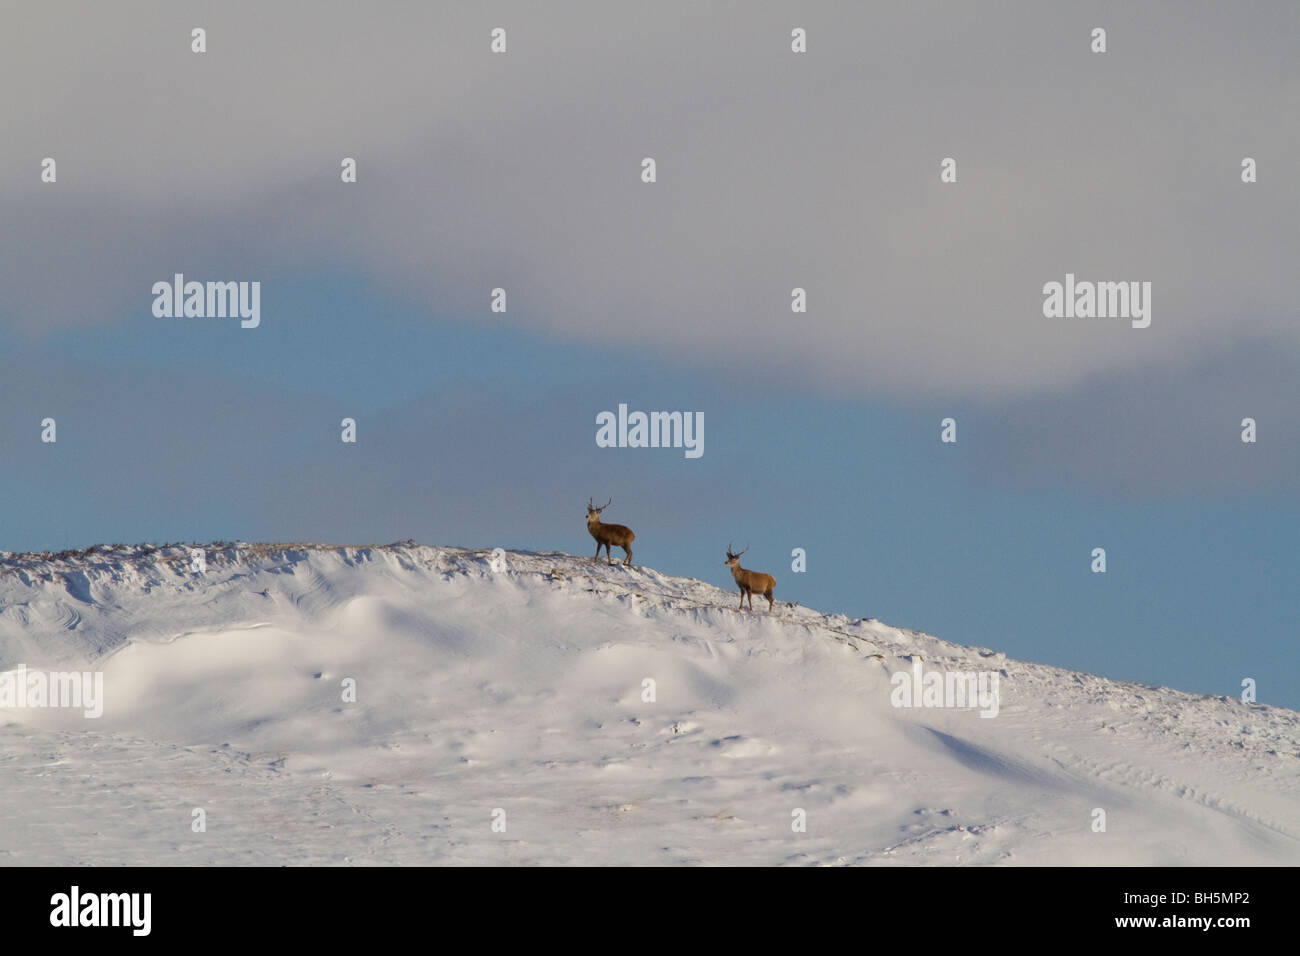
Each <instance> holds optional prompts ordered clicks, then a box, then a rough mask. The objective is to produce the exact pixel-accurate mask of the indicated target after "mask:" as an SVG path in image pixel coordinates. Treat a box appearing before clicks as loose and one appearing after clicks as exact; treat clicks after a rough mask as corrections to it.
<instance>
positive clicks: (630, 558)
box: [623, 547, 632, 568]
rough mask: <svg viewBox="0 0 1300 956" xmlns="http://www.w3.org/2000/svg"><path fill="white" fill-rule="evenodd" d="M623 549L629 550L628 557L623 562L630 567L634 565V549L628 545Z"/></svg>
mask: <svg viewBox="0 0 1300 956" xmlns="http://www.w3.org/2000/svg"><path fill="white" fill-rule="evenodd" d="M623 550H624V551H626V552H627V559H626V560H625V561H624V562H623V564H624V565H625V566H626V567H629V568H630V567H631V566H632V549H631V548H628V547H624V548H623Z"/></svg>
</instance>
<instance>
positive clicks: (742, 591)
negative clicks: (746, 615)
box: [736, 588, 745, 611]
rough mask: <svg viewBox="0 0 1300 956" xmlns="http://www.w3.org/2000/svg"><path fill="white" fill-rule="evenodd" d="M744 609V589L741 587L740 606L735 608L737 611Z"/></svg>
mask: <svg viewBox="0 0 1300 956" xmlns="http://www.w3.org/2000/svg"><path fill="white" fill-rule="evenodd" d="M744 609H745V589H744V588H741V589H740V607H738V608H736V610H737V611H743V610H744Z"/></svg>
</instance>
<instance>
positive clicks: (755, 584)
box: [726, 547, 776, 611]
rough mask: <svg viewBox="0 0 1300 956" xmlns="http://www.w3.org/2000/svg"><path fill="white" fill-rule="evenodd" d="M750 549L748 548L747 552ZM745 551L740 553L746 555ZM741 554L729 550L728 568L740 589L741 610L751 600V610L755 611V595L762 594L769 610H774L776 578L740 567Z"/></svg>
mask: <svg viewBox="0 0 1300 956" xmlns="http://www.w3.org/2000/svg"><path fill="white" fill-rule="evenodd" d="M748 550H749V548H748V547H746V548H745V551H748ZM745 551H742V552H740V554H744V553H745ZM740 554H732V553H731V548H730V547H728V548H727V561H726V564H727V567H729V568H731V576H732V577H733V578H735V579H736V584H737V585H739V587H740V609H741V610H743V609H744V607H745V598H746V597H748V598H749V609H750V610H751V611H752V610H754V595H755V594H760V595H762V596H763V597H765V598H767V609H768V611H771V610H772V606H773V604H774V603H775V602H774V601H773V599H772V591H773V590H774V589H775V588H776V578H774V577H772V575H770V574H763V573H761V572H759V571H746V570H745V569H744V568H742V567H741V566H740Z"/></svg>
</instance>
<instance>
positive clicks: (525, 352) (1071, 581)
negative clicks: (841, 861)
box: [0, 275, 1300, 706]
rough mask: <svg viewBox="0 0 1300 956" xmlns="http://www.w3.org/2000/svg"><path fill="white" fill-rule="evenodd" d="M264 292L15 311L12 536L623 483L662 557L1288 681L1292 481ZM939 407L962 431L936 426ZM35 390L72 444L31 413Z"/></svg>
mask: <svg viewBox="0 0 1300 956" xmlns="http://www.w3.org/2000/svg"><path fill="white" fill-rule="evenodd" d="M264 309H267V310H268V311H269V312H270V313H271V314H272V315H274V316H275V317H276V320H275V321H267V322H266V323H265V325H264V327H262V328H259V329H257V330H241V329H239V328H238V326H237V324H235V323H232V322H223V321H222V320H199V319H190V320H179V319H178V320H167V319H155V318H154V317H152V316H151V315H149V314H147V313H146V314H134V315H123V316H119V317H118V318H117V319H115V320H114V321H112V322H110V323H107V324H105V325H103V326H101V327H99V328H97V329H95V330H93V331H83V332H79V333H76V334H73V333H71V332H68V333H61V334H58V335H53V336H50V337H49V338H46V339H44V340H42V341H40V342H39V343H32V342H28V343H25V344H22V345H18V346H16V345H15V342H14V341H13V337H12V336H9V337H6V339H5V341H4V343H3V344H4V346H5V365H6V367H7V368H6V379H7V380H8V381H9V383H10V386H11V388H10V390H9V392H8V394H9V395H10V398H11V401H10V403H9V407H10V412H11V416H10V417H9V418H8V419H7V421H6V423H5V429H4V431H3V443H4V447H5V452H6V459H7V460H8V461H9V463H10V467H9V468H7V469H6V470H5V472H4V476H3V479H0V491H2V492H3V495H4V499H5V500H6V501H11V502H21V503H22V507H20V508H18V509H16V510H15V511H14V513H12V514H11V515H10V516H9V518H8V519H7V520H6V522H5V524H6V533H5V538H6V540H5V542H4V547H6V548H7V549H9V550H36V549H45V548H60V547H64V546H85V545H89V544H94V543H98V542H118V541H121V542H135V541H140V540H151V541H161V540H186V541H207V540H217V539H237V538H238V539H244V540H303V539H310V540H323V541H331V542H343V543H352V542H355V543H383V542H387V541H390V540H397V539H401V538H406V537H413V538H415V539H417V540H419V541H422V542H426V543H440V544H459V545H465V546H471V547H484V548H491V547H497V546H502V547H507V548H527V549H559V550H566V551H571V552H574V553H577V554H586V553H588V552H589V551H591V550H592V545H591V541H590V538H589V537H588V535H587V533H586V529H585V524H584V520H583V515H584V512H585V509H584V507H583V505H584V503H585V501H586V499H587V497H588V496H595V497H597V498H598V499H600V500H602V501H603V500H604V499H605V498H606V497H610V496H612V497H613V498H614V505H613V506H611V508H610V510H609V513H608V514H607V515H606V517H607V519H608V520H612V521H620V522H626V523H628V524H630V525H631V526H632V527H633V528H634V529H635V530H636V531H637V535H638V538H637V543H636V548H635V550H636V558H637V561H638V562H639V563H640V562H644V563H645V564H648V565H650V566H652V567H655V568H657V569H659V570H661V571H664V572H666V573H673V574H683V575H690V576H695V577H700V578H702V579H704V580H707V581H712V582H714V583H716V584H719V585H722V586H724V587H727V586H730V575H729V572H728V571H727V569H726V568H724V567H723V565H722V557H723V551H724V549H725V547H726V545H727V544H728V542H731V541H734V542H735V544H736V545H737V547H740V546H743V545H744V544H746V543H749V544H751V546H752V547H751V550H750V552H749V554H748V555H747V557H746V566H751V567H754V568H757V569H762V570H767V571H769V572H772V573H774V574H775V575H776V577H777V580H778V586H777V595H778V597H780V598H783V599H786V600H795V601H799V602H801V603H805V604H808V605H810V606H814V607H817V608H820V609H824V610H835V611H842V612H844V613H846V614H850V615H854V616H870V617H877V618H880V619H881V620H884V621H887V622H889V623H892V624H896V625H898V626H903V627H910V628H915V629H918V630H924V631H927V632H930V633H934V634H936V635H939V636H941V637H944V638H945V639H948V640H952V641H956V642H959V643H970V644H975V645H980V646H988V647H992V648H995V649H998V650H1003V651H1006V652H1007V653H1008V654H1010V655H1012V656H1015V657H1020V658H1025V659H1031V660H1036V661H1041V662H1044V663H1053V664H1060V665H1063V666H1068V667H1074V668H1078V669H1081V670H1086V671H1091V672H1094V673H1100V674H1105V675H1107V676H1113V677H1118V678H1123V679H1129V680H1136V681H1143V682H1149V683H1163V684H1168V685H1172V686H1176V687H1180V688H1184V689H1187V690H1192V691H1197V692H1202V693H1214V694H1220V693H1221V694H1234V693H1239V688H1240V682H1241V680H1242V678H1243V677H1254V678H1255V679H1256V681H1257V682H1258V684H1259V694H1260V696H1261V699H1263V700H1265V701H1270V702H1275V703H1279V704H1284V705H1288V706H1296V705H1297V704H1300V695H1298V694H1297V692H1296V687H1297V679H1296V678H1297V677H1300V673H1297V665H1296V656H1295V654H1294V653H1293V643H1292V642H1293V640H1294V633H1295V631H1294V628H1295V622H1296V620H1297V612H1298V611H1300V602H1298V601H1297V597H1296V595H1297V591H1296V588H1295V586H1294V583H1295V569H1296V567H1297V557H1300V550H1298V548H1297V544H1296V542H1297V540H1300V518H1298V517H1297V511H1296V508H1295V506H1294V505H1295V501H1294V498H1288V497H1286V496H1279V495H1273V494H1252V495H1244V496H1231V495H1222V494H1219V495H1205V494H1191V495H1188V494H1181V495H1178V496H1175V497H1170V496H1167V495H1159V496H1156V495H1146V496H1142V497H1137V498H1134V497H1128V498H1125V497H1122V496H1118V495H1097V494H1096V493H1093V492H1090V490H1089V489H1088V487H1087V486H1086V483H1081V484H1080V485H1078V486H1075V487H1057V488H1047V489H1042V488H1040V489H1026V488H1020V487H991V486H990V485H989V482H988V481H987V480H986V479H987V474H988V472H987V470H986V469H984V468H983V467H982V466H981V465H980V455H979V451H978V449H979V447H980V445H981V443H982V442H984V441H986V433H987V432H988V431H991V430H995V429H998V428H999V420H998V419H997V417H996V416H990V415H989V414H988V413H987V412H985V411H983V410H981V409H980V408H978V407H974V406H971V405H970V404H969V403H965V404H963V403H960V402H952V403H950V405H949V406H947V407H946V409H945V412H944V414H942V415H941V414H939V412H938V410H937V408H933V407H928V406H927V405H926V404H925V403H914V404H910V405H909V404H906V403H899V402H883V401H849V400H845V399H843V398H828V397H826V396H824V395H819V394H817V393H815V392H813V391H811V390H809V389H808V388H807V387H806V386H803V385H801V384H799V383H797V382H794V381H787V380H783V379H781V377H780V376H778V375H771V374H766V373H764V374H754V375H750V374H748V373H746V372H745V370H744V369H743V368H742V367H739V366H734V365H733V366H722V367H719V368H713V367H701V365H700V363H682V362H671V361H667V360H664V359H662V358H658V359H655V358H647V357H646V356H645V355H644V354H639V353H637V352H635V351H633V350H619V349H611V348H592V347H584V346H581V345H575V344H574V343H571V342H564V341H556V340H555V339H553V338H551V337H548V336H545V335H540V334H535V333H529V332H527V331H522V332H521V331H520V330H519V328H518V327H517V326H514V325H506V324H504V323H494V322H493V321H491V320H483V319H478V320H473V321H469V320H463V319H460V320H458V319H454V318H446V319H442V320H436V321H435V320H430V319H429V318H428V317H427V315H425V314H424V313H423V311H422V310H421V309H419V308H416V307H412V306H410V305H409V304H403V303H401V302H399V301H395V300H393V299H391V298H386V297H385V296H383V295H376V294H375V293H374V291H373V290H372V289H371V288H369V287H368V286H367V283H365V282H364V281H361V280H344V279H340V278H338V277H336V276H335V277H331V276H329V275H321V276H317V277H311V276H300V277H298V278H297V279H295V280H289V281H286V282H284V283H282V284H271V285H269V286H268V287H267V291H266V292H265V293H264ZM360 317H364V318H360ZM301 328H310V329H311V334H310V335H306V334H302V333H301ZM295 329H298V330H299V331H295ZM54 375H57V376H59V377H60V379H52V378H50V377H47V376H54ZM55 380H61V382H62V387H60V388H57V389H52V388H50V387H49V385H50V383H51V382H52V381H55ZM15 383H18V387H17V388H16V389H15V388H14V385H15ZM620 402H625V403H627V404H628V406H629V407H630V408H632V409H645V410H651V409H664V410H674V409H681V410H692V411H702V412H704V415H705V422H706V432H705V442H706V444H705V454H704V456H703V457H702V458H700V459H698V460H688V459H686V458H685V457H684V456H683V454H682V452H681V451H680V450H676V449H600V448H597V447H596V446H595V440H594V438H595V432H596V426H595V415H596V413H597V412H598V411H600V410H603V409H616V408H617V406H618V404H619V403H620ZM947 414H951V415H952V416H953V417H955V418H956V419H957V421H958V442H957V443H956V444H955V445H946V444H942V443H940V441H939V420H940V418H941V417H944V415H947ZM46 415H51V416H53V417H55V418H56V420H57V421H58V422H59V441H58V443H57V444H56V445H54V446H49V445H42V444H40V443H39V442H37V441H36V435H37V431H38V427H37V424H36V423H38V422H39V421H40V419H41V418H43V417H45V416H46ZM345 416H351V417H353V418H355V419H357V422H358V434H359V441H358V443H357V444H356V445H355V446H351V445H345V444H343V443H342V442H340V441H339V427H338V423H339V421H340V419H341V418H343V417H345ZM1002 440H1006V438H1005V436H1002ZM1251 451H1253V449H1252V448H1250V447H1249V446H1243V452H1244V453H1246V454H1248V453H1250V452H1251ZM796 547H801V548H804V549H805V550H806V552H807V555H808V570H807V572H806V573H802V574H797V573H793V572H792V571H791V570H790V567H791V557H790V553H791V550H792V549H793V548H796ZM1094 547H1105V548H1106V551H1107V559H1108V570H1107V572H1106V573H1105V574H1104V575H1099V574H1094V573H1092V572H1091V570H1090V562H1091V550H1092V548H1094Z"/></svg>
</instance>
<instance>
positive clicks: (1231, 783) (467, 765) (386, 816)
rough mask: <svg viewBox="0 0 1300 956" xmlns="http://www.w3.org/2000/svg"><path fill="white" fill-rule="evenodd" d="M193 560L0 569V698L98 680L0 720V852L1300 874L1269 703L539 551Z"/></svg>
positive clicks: (142, 857) (16, 560)
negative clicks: (990, 688) (963, 696)
mask: <svg viewBox="0 0 1300 956" xmlns="http://www.w3.org/2000/svg"><path fill="white" fill-rule="evenodd" d="M204 559H205V562H206V569H205V570H202V571H198V570H195V567H194V565H193V564H192V562H191V557H190V554H189V553H188V552H187V550H186V549H185V548H182V547H165V548H149V547H133V548H116V549H111V548H109V549H96V550H92V551H90V552H80V553H77V554H71V555H61V556H57V557H55V556H51V555H39V556H38V555H8V554H4V553H0V671H3V672H5V673H3V674H0V688H3V687H4V684H3V683H2V682H3V681H4V680H7V681H8V686H9V688H10V691H11V692H13V691H14V689H15V687H16V685H17V683H18V681H17V677H16V675H19V674H20V673H21V674H24V675H25V677H24V680H25V681H26V680H31V679H32V676H31V674H32V672H33V671H36V672H38V673H40V672H49V671H64V672H82V671H88V672H96V673H101V674H102V681H103V702H102V703H103V713H102V716H100V717H98V718H88V717H86V716H85V713H84V710H83V709H79V708H72V707H50V706H33V705H32V703H31V701H30V700H27V701H24V702H23V703H25V704H26V706H16V703H17V702H16V701H14V700H8V701H4V703H7V704H8V705H9V706H6V707H4V708H3V709H0V862H4V863H10V864H47V865H122V864H147V865H157V864H191V865H211V864H277V865H278V864H289V865H303V864H344V865H346V864H355V865H375V864H561V865H563V864H597V865H608V864H636V865H666V864H671V865H681V864H703V865H718V864H724V865H725V864H741V865H747V864H754V865H774V864H817V865H834V864H992V863H1001V864H1117V865H1129V864H1172V865H1180V864H1211V865H1212V864H1292V865H1294V864H1297V863H1300V714H1297V713H1295V712H1292V711H1288V710H1283V709H1279V708H1275V707H1268V706H1261V705H1254V704H1245V703H1242V702H1240V701H1238V700H1235V699H1230V698H1225V697H1204V696H1200V695H1195V694H1188V693H1182V692H1179V691H1176V690H1169V689H1166V688H1159V687H1145V686H1139V685H1135V684H1127V683H1120V682H1116V681H1111V680H1106V679H1103V678H1100V677H1093V676H1090V675H1087V674H1080V673H1075V672H1072V671H1066V670H1061V669H1058V668H1053V667H1046V666H1041V665H1037V664H1029V663H1021V662H1018V661H1013V660H1008V659H1006V658H1005V657H1004V656H1003V655H1002V654H1000V653H996V652H994V651H992V650H987V649H981V648H971V647H962V646H958V645H954V644H949V643H946V642H944V641H941V640H938V639H936V638H933V637H929V636H926V635H924V634H918V633H915V632H912V631H906V630H900V629H898V628H894V627H889V626H886V625H885V624H882V623H879V622H877V621H875V620H857V619H851V618H848V617H844V616H842V615H828V614H821V613H818V612H816V611H813V610H810V609H808V608H804V607H797V606H796V607H791V606H788V605H786V604H783V603H778V604H777V607H776V611H775V612H774V613H772V614H770V615H769V614H767V613H764V612H761V611H760V612H755V613H750V612H749V611H748V610H746V611H743V612H742V611H738V610H736V603H737V594H736V591H735V590H734V589H733V588H730V587H728V588H727V589H725V590H724V589H720V588H717V587H714V586H713V585H710V584H705V583H702V582H700V581H695V580H690V579H686V578H677V577H669V576H667V575H664V574H660V573H659V572H657V571H654V570H652V569H650V568H643V567H638V568H631V569H629V568H624V567H618V566H608V565H605V564H593V563H592V562H591V560H590V559H589V558H577V557H573V556H571V555H568V554H561V553H521V552H505V553H504V555H503V556H502V555H501V554H498V555H497V556H496V558H495V559H494V557H493V555H492V553H491V552H488V551H468V550H462V549H455V548H435V547H422V546H417V545H415V544H413V543H406V544H397V545H389V546H383V547H357V548H335V547H325V546H321V545H245V544H235V545H225V544H221V545H211V546H208V547H206V548H204ZM720 570H721V571H722V572H723V573H721V574H719V576H718V578H719V581H720V582H722V583H725V584H727V585H728V586H729V585H730V583H731V582H730V580H729V579H730V575H729V573H727V572H726V569H725V568H720ZM778 593H779V592H778ZM764 603H765V602H764ZM20 665H21V666H22V667H23V668H25V670H24V671H21V672H20V671H19V668H20ZM930 672H942V673H944V674H949V673H962V674H972V675H973V674H977V673H978V674H983V675H985V677H986V678H992V677H993V676H994V675H996V678H997V681H996V686H997V706H996V715H990V716H981V713H982V712H984V713H988V712H989V710H990V708H987V707H986V708H984V709H983V711H982V710H981V708H980V707H979V706H978V701H971V700H967V701H966V702H965V706H915V707H903V706H895V704H897V703H899V696H900V694H901V693H902V692H903V690H905V688H900V684H899V682H900V681H901V680H902V678H896V677H895V675H898V674H906V675H909V678H908V679H910V675H916V674H918V673H930ZM353 697H354V698H355V699H352V698H353ZM919 699H920V694H919V690H918V700H919ZM908 700H910V698H904V702H907V701H908Z"/></svg>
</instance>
